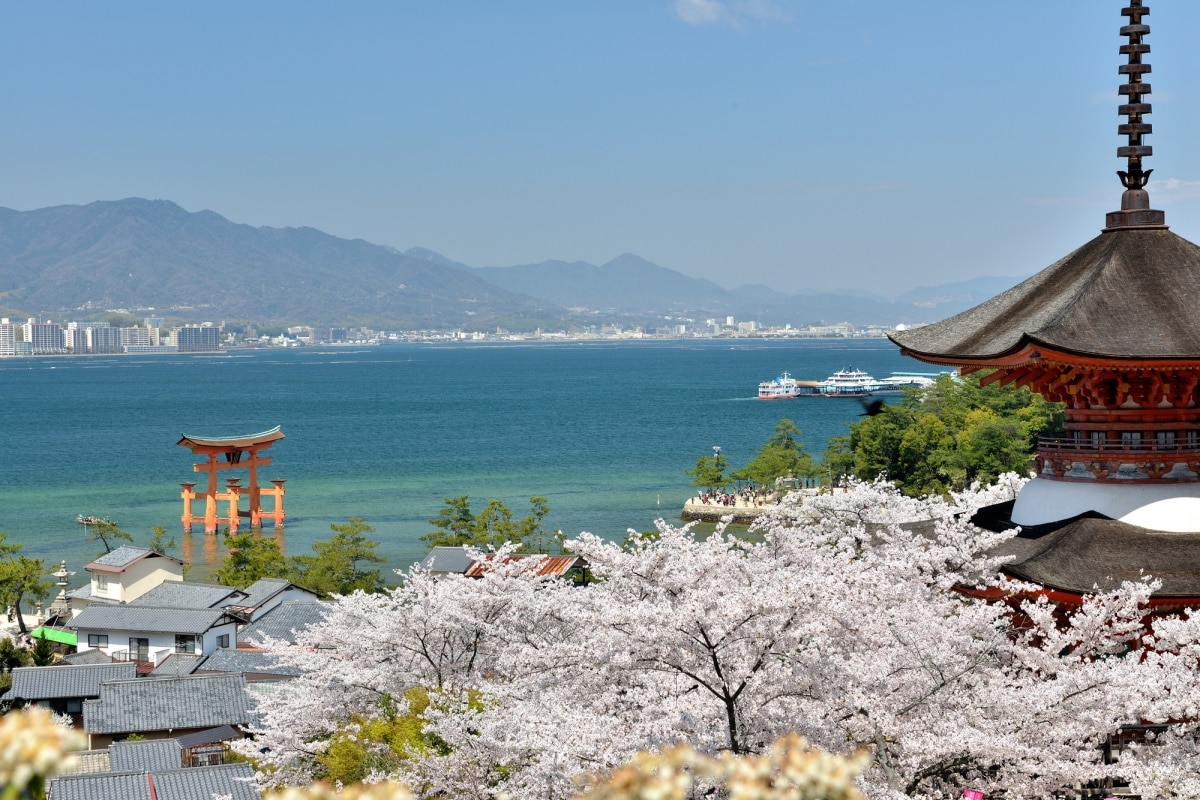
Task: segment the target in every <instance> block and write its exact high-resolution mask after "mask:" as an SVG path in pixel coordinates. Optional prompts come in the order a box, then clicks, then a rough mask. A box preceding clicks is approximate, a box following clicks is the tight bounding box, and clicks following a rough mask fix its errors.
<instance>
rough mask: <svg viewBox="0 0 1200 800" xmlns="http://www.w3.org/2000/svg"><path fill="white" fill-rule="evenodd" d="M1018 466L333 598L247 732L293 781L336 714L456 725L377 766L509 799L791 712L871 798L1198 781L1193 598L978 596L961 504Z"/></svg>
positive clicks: (557, 792)
mask: <svg viewBox="0 0 1200 800" xmlns="http://www.w3.org/2000/svg"><path fill="white" fill-rule="evenodd" d="M1019 484H1020V480H1018V479H1016V478H1015V476H1009V477H1006V478H1005V479H1004V482H1003V483H1002V484H1001V485H998V486H996V487H992V488H989V489H986V490H980V491H968V492H964V493H961V494H956V495H954V496H952V497H950V498H949V499H943V498H941V497H925V498H910V497H906V496H904V495H903V494H901V493H900V492H899V491H898V490H896V488H895V487H893V486H891V485H890V484H887V483H885V482H878V483H874V484H870V485H866V484H860V483H857V482H851V484H850V485H849V486H848V491H847V492H845V493H843V492H836V493H832V494H828V495H824V496H818V497H813V498H809V499H808V500H807V501H806V502H805V503H804V504H803V505H801V504H800V503H799V502H794V503H793V502H790V501H785V502H784V503H783V504H781V505H780V507H779V508H777V509H774V510H772V511H770V512H768V514H767V515H766V516H765V517H764V518H762V522H761V525H760V528H759V530H760V532H761V534H762V540H761V541H760V542H747V541H744V540H739V539H736V538H734V537H729V536H725V535H722V534H721V533H716V534H713V535H710V536H708V537H706V538H700V537H697V536H695V535H693V533H692V532H691V531H690V530H689V529H686V528H685V529H677V528H673V527H671V526H667V525H662V526H661V528H660V532H659V533H660V535H659V536H658V537H657V538H646V539H640V538H639V539H638V540H636V541H634V542H633V543H632V546H630V547H626V548H622V547H620V546H618V545H617V544H616V543H613V542H607V541H603V540H601V539H599V538H597V537H594V536H590V535H587V534H584V535H581V536H580V537H579V538H578V539H575V540H572V541H571V542H568V543H567V545H566V546H567V548H568V549H569V551H571V552H573V553H576V554H578V555H580V556H583V557H584V558H586V559H587V561H588V563H589V565H590V566H589V569H590V570H591V571H593V572H594V573H595V574H596V575H597V577H598V580H597V581H596V582H594V583H591V584H589V585H588V586H586V587H585V588H579V587H575V586H572V585H570V584H569V583H568V582H565V581H555V580H546V579H545V578H544V577H541V576H539V575H537V574H536V571H535V570H525V571H522V570H521V569H519V568H514V569H512V570H495V571H490V572H489V573H488V574H487V575H485V576H483V577H482V578H478V579H472V578H466V577H465V576H441V577H434V576H432V575H430V574H429V573H428V572H424V571H422V570H419V569H414V570H412V571H410V572H409V573H408V574H407V575H406V576H405V579H404V582H403V583H402V584H401V585H400V586H399V587H396V588H395V589H392V590H389V591H387V592H382V593H379V594H374V595H367V594H361V593H358V594H354V595H350V596H346V597H344V598H341V599H339V600H338V601H337V603H336V604H335V606H334V608H333V609H332V611H331V614H330V616H329V617H328V618H327V620H326V621H325V622H324V623H322V624H320V625H317V626H314V627H311V628H308V629H307V630H305V631H303V632H301V633H300V634H299V638H298V640H297V642H296V643H295V645H292V644H288V643H284V642H277V643H269V644H268V645H267V646H266V649H267V651H268V652H269V653H270V654H271V655H272V657H273V658H275V659H277V660H278V663H280V664H281V665H287V666H290V667H293V668H295V669H296V671H297V672H298V673H299V675H298V677H297V678H296V679H295V680H294V681H290V682H289V683H288V686H287V691H286V692H283V693H279V694H273V695H270V696H269V697H265V698H264V699H263V700H262V701H261V702H260V703H259V705H258V708H257V712H256V718H258V719H260V720H261V723H260V727H259V728H258V730H257V731H256V738H255V739H254V740H247V741H245V742H243V743H238V744H235V747H237V748H239V749H241V750H242V751H243V752H245V753H246V754H247V755H249V756H251V757H253V758H255V759H256V760H257V761H258V766H259V769H260V775H262V776H264V780H265V781H267V782H269V783H290V782H307V781H309V780H312V779H313V778H314V777H320V776H322V775H327V774H328V773H327V770H329V769H330V768H331V767H332V766H333V765H332V764H330V763H322V759H323V758H324V756H322V754H323V753H328V752H331V751H332V752H335V753H336V752H340V751H341V747H340V746H339V747H337V748H334V747H333V745H334V744H335V743H338V742H339V741H340V740H342V739H343V738H345V737H346V735H347V732H354V731H363V730H369V731H370V734H369V735H371V736H378V737H381V739H383V740H388V741H390V740H391V739H392V737H393V736H394V735H396V734H399V740H401V741H411V740H413V739H414V738H419V739H420V740H422V741H436V742H439V743H440V744H441V745H444V746H441V747H439V748H437V749H433V750H428V751H423V752H422V751H418V750H408V751H406V754H405V757H403V758H396V757H394V754H395V751H394V750H392V748H390V747H389V750H391V753H388V752H385V751H383V750H382V749H378V748H376V749H375V750H374V752H376V753H379V754H381V755H382V756H384V757H385V760H381V761H376V762H374V763H373V764H372V765H368V766H380V767H381V768H382V769H383V770H384V772H385V774H384V775H378V774H377V775H375V776H374V777H394V778H397V779H400V780H404V781H406V782H409V783H410V784H411V785H415V786H420V787H422V793H423V794H425V795H428V796H444V797H484V796H495V795H497V794H499V793H501V792H503V793H505V794H507V795H509V796H511V797H513V798H514V800H523V799H524V798H530V799H532V798H547V797H551V798H554V797H570V796H574V794H575V793H576V792H577V791H578V789H579V784H577V783H576V781H583V782H585V783H586V781H588V780H589V776H591V775H594V774H595V773H596V772H597V771H601V770H604V769H609V768H612V767H614V766H616V765H618V764H620V763H622V762H624V761H626V760H627V759H629V758H630V757H632V755H633V754H634V753H635V752H636V751H639V750H645V749H650V748H652V747H658V746H661V745H662V743H663V742H680V741H683V742H688V743H689V744H690V745H691V746H692V747H693V748H695V749H696V750H697V751H698V752H700V753H703V754H708V755H717V754H720V753H723V752H732V753H734V754H753V753H763V752H765V751H767V750H769V749H770V748H771V746H772V742H773V741H775V740H777V739H778V737H780V736H783V735H785V734H787V733H788V732H790V731H795V732H797V733H799V734H800V735H802V736H804V737H806V738H807V739H808V740H809V741H811V742H813V743H814V744H815V745H818V746H820V747H823V748H826V749H829V750H831V751H834V752H837V753H841V754H851V753H857V752H864V753H866V754H867V755H866V756H865V758H866V760H867V761H868V762H869V763H868V764H867V765H866V767H865V769H864V772H863V773H862V778H861V780H862V788H863V789H864V791H865V794H867V795H868V796H870V797H879V798H900V797H904V796H911V797H922V798H936V797H941V798H945V797H957V796H960V795H961V794H962V791H963V789H964V788H967V787H971V788H976V789H979V790H981V791H983V792H985V794H987V795H988V796H1005V797H1049V796H1055V795H1057V794H1058V793H1060V792H1063V791H1066V790H1068V789H1069V788H1070V787H1074V786H1077V785H1079V784H1082V783H1087V782H1089V781H1103V780H1106V779H1112V778H1115V777H1120V778H1122V779H1125V780H1127V781H1129V783H1130V788H1131V791H1132V792H1134V793H1140V794H1141V795H1142V796H1146V797H1158V796H1164V793H1166V794H1167V795H1169V796H1178V797H1184V796H1189V797H1190V796H1193V793H1191V792H1188V791H1180V789H1179V787H1180V785H1181V783H1180V782H1181V781H1182V782H1183V783H1184V784H1187V782H1188V781H1194V775H1196V774H1197V773H1200V751H1198V750H1197V749H1196V747H1195V738H1194V737H1195V736H1196V734H1197V733H1198V732H1200V721H1198V720H1197V716H1196V714H1195V705H1196V692H1195V689H1194V687H1195V671H1196V666H1195V665H1196V658H1197V654H1198V653H1200V616H1197V615H1188V614H1186V613H1185V614H1180V615H1178V616H1169V615H1167V616H1151V617H1148V616H1147V611H1146V606H1145V604H1146V602H1147V600H1148V598H1149V596H1150V594H1151V593H1152V592H1153V591H1154V590H1155V588H1156V584H1154V583H1153V582H1151V581H1145V580H1143V581H1137V582H1127V583H1125V584H1123V585H1122V586H1120V587H1119V588H1117V589H1114V590H1112V591H1109V592H1104V593H1097V594H1096V595H1094V596H1089V597H1087V598H1085V599H1084V600H1083V601H1082V605H1081V606H1080V607H1079V608H1077V609H1075V608H1062V607H1056V606H1054V605H1052V604H1050V603H1049V602H1048V601H1047V600H1046V599H1045V598H1044V597H1040V596H1039V595H1037V594H1036V593H1034V594H1032V595H1029V596H1015V597H1013V596H1011V595H1009V597H1010V599H1011V605H1009V604H1006V603H993V602H987V601H985V600H982V599H979V597H977V596H976V595H977V594H987V593H992V592H995V593H999V594H1001V595H1004V594H1005V593H1007V592H1009V591H1011V589H1012V586H1013V584H1012V583H1011V582H1010V581H1008V580H1007V579H1006V578H1004V577H1003V576H1001V575H1000V573H999V569H1000V566H1001V564H1002V561H1001V559H999V558H998V557H996V556H994V555H992V553H993V552H994V550H995V548H996V547H997V546H998V545H1000V544H1001V543H1002V542H1004V541H1005V540H1007V539H1008V538H1009V537H1011V536H1012V535H1013V532H1008V533H991V532H986V531H980V530H979V529H977V528H975V527H973V526H972V525H970V523H969V521H968V520H969V519H970V517H971V515H972V513H973V512H974V511H975V510H976V509H978V508H980V507H982V506H986V505H991V504H993V503H996V502H1000V501H1002V500H1005V499H1011V498H1012V497H1013V495H1014V493H1015V490H1016V488H1017V486H1018V485H1019ZM955 587H972V591H971V592H963V591H958V590H956V588H955ZM1014 607H1016V608H1019V613H1014ZM1130 652H1134V653H1135V655H1132V656H1129V655H1128V654H1129V653H1130ZM415 688H420V689H424V690H425V692H426V693H427V696H428V698H429V705H428V707H426V708H425V709H424V712H423V713H422V714H421V715H420V720H421V731H420V735H419V737H418V735H417V731H415V730H414V729H412V728H409V727H405V728H404V729H403V730H396V729H395V728H394V726H393V724H392V723H391V722H389V719H399V718H403V717H405V716H406V715H407V713H408V712H409V711H411V710H412V709H413V708H414V706H408V707H405V706H404V705H403V703H404V702H405V700H404V699H403V698H406V696H407V693H408V692H410V691H411V690H412V689H415ZM385 697H386V698H394V699H395V702H396V703H397V707H396V710H395V711H391V710H388V709H385V708H381V707H380V705H381V704H380V700H381V698H385ZM1167 721H1171V722H1172V724H1171V726H1170V728H1169V730H1167V731H1165V732H1163V733H1161V734H1160V735H1158V737H1157V738H1156V741H1155V745H1154V746H1153V747H1146V748H1142V749H1138V750H1134V751H1129V752H1127V753H1124V754H1122V757H1121V760H1120V763H1118V764H1111V763H1105V762H1104V761H1103V759H1101V758H1099V757H1098V756H1099V753H1100V751H1101V748H1102V747H1103V745H1104V744H1105V743H1106V742H1107V741H1108V737H1109V736H1110V734H1111V733H1112V732H1113V731H1114V730H1115V729H1116V728H1118V727H1119V726H1121V725H1123V724H1126V723H1128V724H1131V725H1133V724H1138V723H1145V722H1160V723H1165V722H1167ZM350 750H351V752H350V753H349V755H350V756H354V757H355V758H354V759H351V761H350V762H348V763H349V764H350V767H351V769H349V770H348V771H347V772H346V774H347V775H350V774H353V773H354V771H355V770H357V769H360V767H358V766H355V765H356V764H358V761H356V760H355V759H356V758H357V755H356V753H358V752H359V748H355V747H352V748H350ZM370 751H371V748H368V752H370ZM1189 776H1191V777H1189ZM1188 785H1194V783H1193V784H1188Z"/></svg>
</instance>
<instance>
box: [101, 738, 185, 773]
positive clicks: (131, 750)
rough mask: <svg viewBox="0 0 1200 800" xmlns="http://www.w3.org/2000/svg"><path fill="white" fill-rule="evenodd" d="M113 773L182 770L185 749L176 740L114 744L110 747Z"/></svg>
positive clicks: (109, 756) (109, 753) (110, 761)
mask: <svg viewBox="0 0 1200 800" xmlns="http://www.w3.org/2000/svg"><path fill="white" fill-rule="evenodd" d="M108 760H109V763H110V764H111V765H112V771H113V772H156V771H158V770H160V769H182V768H183V748H181V747H180V746H179V742H177V741H176V740H174V739H150V740H148V741H145V742H113V743H112V744H110V745H109V746H108Z"/></svg>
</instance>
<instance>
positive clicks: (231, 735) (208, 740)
mask: <svg viewBox="0 0 1200 800" xmlns="http://www.w3.org/2000/svg"><path fill="white" fill-rule="evenodd" d="M241 738H242V734H241V733H239V732H237V731H235V730H234V729H233V728H231V727H229V726H228V725H221V726H219V727H216V728H207V729H205V730H202V731H196V732H195V733H185V734H184V735H183V736H176V737H175V741H177V742H179V746H180V747H182V748H183V749H184V750H187V749H189V748H192V747H199V746H200V745H202V744H216V743H217V742H229V741H232V740H234V739H241Z"/></svg>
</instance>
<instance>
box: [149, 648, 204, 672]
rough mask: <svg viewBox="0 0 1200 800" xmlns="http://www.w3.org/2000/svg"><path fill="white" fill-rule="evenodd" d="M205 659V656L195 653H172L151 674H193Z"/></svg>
mask: <svg viewBox="0 0 1200 800" xmlns="http://www.w3.org/2000/svg"><path fill="white" fill-rule="evenodd" d="M203 660H204V656H198V655H195V654H194V653H171V654H170V655H169V656H167V657H166V658H164V659H163V660H162V663H161V664H159V665H158V666H157V667H155V668H154V670H153V671H152V672H151V673H150V674H151V675H154V676H156V677H158V676H163V675H176V676H178V675H191V674H192V673H193V672H195V671H196V667H197V666H199V665H200V662H201V661H203Z"/></svg>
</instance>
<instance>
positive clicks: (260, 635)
mask: <svg viewBox="0 0 1200 800" xmlns="http://www.w3.org/2000/svg"><path fill="white" fill-rule="evenodd" d="M329 611H330V606H329V604H328V603H322V602H319V601H318V602H312V603H305V602H300V601H288V602H286V603H280V604H279V605H277V606H275V608H272V609H271V610H270V611H268V612H267V613H266V614H263V615H262V617H260V618H259V619H257V620H255V621H254V622H251V623H250V624H249V625H246V626H244V627H243V628H242V629H241V630H239V631H238V641H239V642H246V643H256V642H261V641H262V640H263V639H264V638H267V637H270V638H272V639H281V640H283V641H285V642H294V641H295V640H296V637H295V634H294V633H293V632H294V631H301V630H304V629H305V628H307V627H309V626H310V625H319V624H320V623H322V622H324V621H325V617H326V615H327V614H328V613H329Z"/></svg>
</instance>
